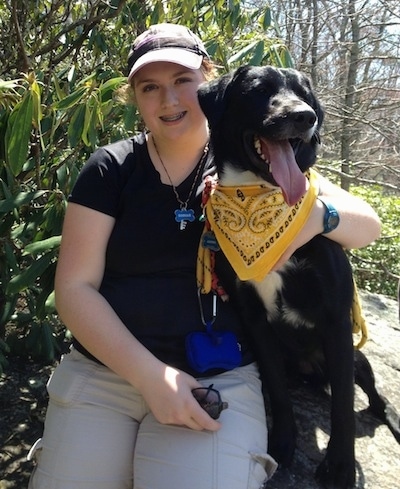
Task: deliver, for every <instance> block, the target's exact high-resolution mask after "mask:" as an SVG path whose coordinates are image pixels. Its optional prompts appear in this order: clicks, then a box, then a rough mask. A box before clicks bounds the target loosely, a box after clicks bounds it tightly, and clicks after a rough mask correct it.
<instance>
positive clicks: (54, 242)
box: [23, 236, 61, 255]
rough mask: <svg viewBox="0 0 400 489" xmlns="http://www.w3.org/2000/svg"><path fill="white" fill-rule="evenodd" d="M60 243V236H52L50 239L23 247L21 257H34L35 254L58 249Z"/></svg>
mask: <svg viewBox="0 0 400 489" xmlns="http://www.w3.org/2000/svg"><path fill="white" fill-rule="evenodd" d="M60 243H61V236H52V237H51V238H47V239H43V240H41V241H36V242H35V243H31V244H29V245H27V246H25V249H24V252H23V255H35V254H37V253H45V252H47V251H50V250H53V249H54V248H58V247H59V246H60Z"/></svg>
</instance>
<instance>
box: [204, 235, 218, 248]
mask: <svg viewBox="0 0 400 489" xmlns="http://www.w3.org/2000/svg"><path fill="white" fill-rule="evenodd" d="M202 245H203V248H209V249H210V250H211V251H219V250H220V247H219V244H218V241H217V238H216V237H215V234H214V233H213V232H212V231H207V232H206V233H204V235H203V243H202Z"/></svg>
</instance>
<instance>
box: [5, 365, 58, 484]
mask: <svg viewBox="0 0 400 489" xmlns="http://www.w3.org/2000/svg"><path fill="white" fill-rule="evenodd" d="M9 361H10V366H9V368H8V369H7V370H6V374H5V375H3V376H2V377H0V410H1V416H0V489H24V488H26V487H27V481H28V477H29V473H30V471H31V470H32V464H31V463H30V462H28V461H27V460H26V456H27V453H28V451H29V448H30V447H31V445H32V444H33V443H34V442H35V440H36V439H37V438H39V437H40V436H41V433H42V430H43V420H44V416H45V412H46V406H47V394H46V382H47V380H48V378H49V375H50V373H51V370H52V367H51V366H43V365H40V364H37V363H33V362H25V361H21V360H20V359H10V360H9Z"/></svg>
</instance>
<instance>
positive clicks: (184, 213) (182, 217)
mask: <svg viewBox="0 0 400 489" xmlns="http://www.w3.org/2000/svg"><path fill="white" fill-rule="evenodd" d="M151 139H152V141H153V145H154V149H155V150H156V153H157V156H158V159H159V160H160V163H161V166H162V167H163V169H164V171H165V174H166V175H167V177H168V180H169V183H170V184H171V187H172V190H173V192H174V194H175V198H176V200H177V202H178V204H179V209H175V211H174V213H175V221H176V222H178V223H179V229H180V230H181V231H183V230H185V229H186V225H187V223H188V221H189V222H193V221H194V220H195V217H194V210H193V209H188V208H187V206H188V203H189V201H190V199H191V198H192V195H193V192H194V189H195V187H196V183H197V181H198V178H199V175H200V172H201V171H202V170H203V166H204V163H205V160H206V157H207V154H208V144H206V145H205V146H204V149H203V154H202V155H201V157H200V159H199V161H198V163H197V165H196V166H197V172H196V175H195V177H194V180H193V183H192V186H191V188H190V191H189V195H188V196H187V199H186V200H185V201H184V202H183V200H182V199H181V198H180V196H179V193H178V190H177V188H176V187H175V185H174V184H173V182H172V179H171V177H170V176H169V173H168V170H167V168H166V167H165V165H164V162H163V160H162V158H161V156H160V153H159V151H158V148H157V145H156V142H155V140H154V138H153V136H151Z"/></svg>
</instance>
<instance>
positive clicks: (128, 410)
mask: <svg viewBox="0 0 400 489" xmlns="http://www.w3.org/2000/svg"><path fill="white" fill-rule="evenodd" d="M201 382H202V383H204V385H205V386H208V385H209V384H211V383H214V387H215V388H216V389H218V390H219V391H220V392H221V397H222V399H223V400H224V401H228V403H229V408H228V409H227V410H224V411H223V412H222V413H221V417H220V421H221V424H222V428H221V429H220V430H219V431H218V432H217V433H211V432H207V431H202V432H198V431H193V430H190V429H188V428H184V427H178V426H170V425H162V424H160V423H158V422H157V421H156V420H155V418H154V417H153V415H152V414H151V412H150V411H149V409H148V406H147V405H146V403H145V402H144V400H143V398H142V397H141V395H140V394H139V393H138V392H137V391H136V390H135V389H134V388H133V387H132V386H131V385H130V384H128V383H127V382H125V381H124V380H122V379H121V378H120V377H118V376H117V375H115V374H114V373H113V372H112V371H110V370H109V369H108V368H106V367H103V366H102V365H98V364H97V363H95V362H93V361H91V360H88V359H87V358H86V357H84V356H83V355H82V354H80V353H79V352H77V351H76V350H72V352H71V353H69V354H68V355H65V356H64V357H63V359H62V361H61V363H60V365H59V366H58V367H57V368H56V370H55V372H54V374H53V375H52V377H51V379H50V381H49V384H48V392H49V397H50V401H49V406H48V411H47V415H46V422H45V430H44V434H43V438H41V439H40V440H38V441H37V442H36V444H35V445H34V446H33V447H32V449H31V452H30V454H29V457H30V458H32V459H35V460H36V461H37V464H36V467H35V469H34V471H33V473H32V476H31V480H30V483H29V489H133V488H134V489H228V488H229V489H259V488H260V487H261V486H262V485H263V482H265V480H267V479H268V478H269V476H270V475H272V473H273V472H274V470H275V468H276V464H275V462H274V460H273V459H272V458H271V457H270V456H269V455H267V428H266V421H265V413H264V405H263V398H262V395H261V387H260V380H259V378H258V372H257V369H256V367H255V365H254V364H253V365H248V366H246V367H240V368H238V369H235V370H232V371H230V372H226V373H223V374H221V375H218V376H215V377H212V378H208V379H202V381H201Z"/></svg>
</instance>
